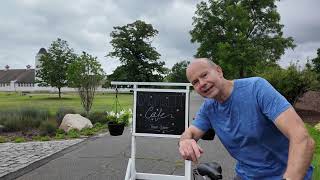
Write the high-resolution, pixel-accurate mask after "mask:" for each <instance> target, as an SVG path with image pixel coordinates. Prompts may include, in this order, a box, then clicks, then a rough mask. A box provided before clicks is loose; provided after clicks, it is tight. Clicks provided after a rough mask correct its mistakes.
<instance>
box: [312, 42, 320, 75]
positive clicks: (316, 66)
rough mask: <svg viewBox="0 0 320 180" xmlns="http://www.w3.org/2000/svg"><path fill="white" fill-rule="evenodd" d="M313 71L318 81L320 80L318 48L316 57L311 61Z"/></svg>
mask: <svg viewBox="0 0 320 180" xmlns="http://www.w3.org/2000/svg"><path fill="white" fill-rule="evenodd" d="M312 64H313V71H314V72H316V73H317V74H318V80H320V48H318V50H317V57H316V58H314V59H312Z"/></svg>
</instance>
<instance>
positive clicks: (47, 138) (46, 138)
mask: <svg viewBox="0 0 320 180" xmlns="http://www.w3.org/2000/svg"><path fill="white" fill-rule="evenodd" d="M49 140H50V137H49V136H41V138H40V141H49Z"/></svg>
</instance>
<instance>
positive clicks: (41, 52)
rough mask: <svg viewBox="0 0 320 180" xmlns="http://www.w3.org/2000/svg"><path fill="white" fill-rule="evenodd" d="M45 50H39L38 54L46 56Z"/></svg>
mask: <svg viewBox="0 0 320 180" xmlns="http://www.w3.org/2000/svg"><path fill="white" fill-rule="evenodd" d="M46 53H47V50H46V49H45V48H41V49H40V50H39V52H38V54H46Z"/></svg>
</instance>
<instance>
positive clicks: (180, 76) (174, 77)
mask: <svg viewBox="0 0 320 180" xmlns="http://www.w3.org/2000/svg"><path fill="white" fill-rule="evenodd" d="M189 64H190V61H181V62H177V63H175V64H174V65H173V66H172V69H171V72H170V73H169V75H168V76H167V78H166V79H167V80H168V81H169V82H181V83H187V82H189V81H188V79H187V76H186V69H187V66H188V65H189Z"/></svg>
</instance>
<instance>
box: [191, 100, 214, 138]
mask: <svg viewBox="0 0 320 180" xmlns="http://www.w3.org/2000/svg"><path fill="white" fill-rule="evenodd" d="M206 111H207V104H206V102H204V103H202V105H201V106H200V109H199V111H198V112H197V114H196V116H195V118H194V120H193V121H192V125H194V126H196V127H197V128H199V129H200V130H202V131H203V132H206V131H208V129H210V128H211V124H210V120H209V118H208V113H207V112H206Z"/></svg>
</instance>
